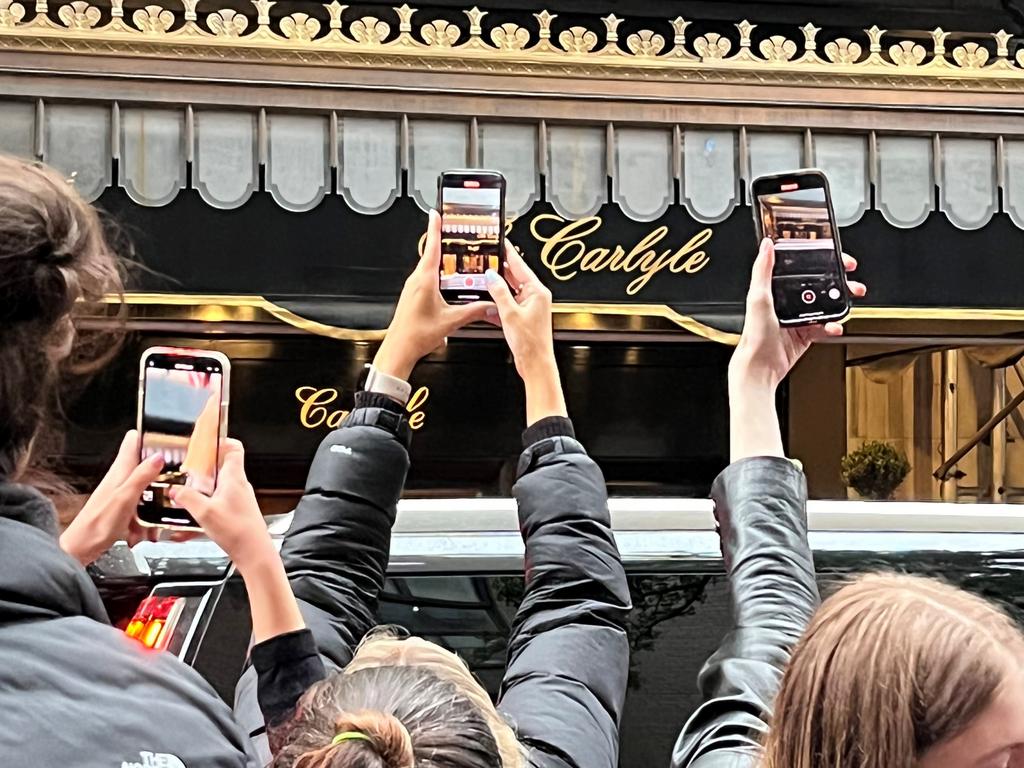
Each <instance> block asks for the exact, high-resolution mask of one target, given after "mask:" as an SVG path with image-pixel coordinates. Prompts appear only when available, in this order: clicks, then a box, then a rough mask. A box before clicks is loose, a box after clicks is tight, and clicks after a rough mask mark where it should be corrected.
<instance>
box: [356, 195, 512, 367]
mask: <svg viewBox="0 0 1024 768" xmlns="http://www.w3.org/2000/svg"><path fill="white" fill-rule="evenodd" d="M440 264H441V217H440V216H439V215H438V213H437V211H431V212H430V218H429V220H428V222H427V237H426V241H425V245H424V248H423V253H422V254H421V256H420V260H419V262H418V263H417V265H416V268H415V269H414V270H413V271H412V274H411V275H409V278H408V279H407V280H406V281H405V286H404V287H403V288H402V293H401V295H400V296H399V297H398V305H397V306H396V307H395V314H394V317H393V318H392V320H391V325H390V326H389V327H388V332H387V335H386V336H385V337H384V341H383V342H382V343H381V345H380V348H379V349H378V350H377V355H376V357H375V358H374V361H373V367H374V368H376V369H377V370H378V371H380V372H382V373H386V374H388V375H389V376H395V377H397V378H399V379H404V380H408V379H409V376H410V375H411V374H412V369H413V368H414V367H415V366H416V363H418V362H419V361H420V359H421V358H423V357H425V356H426V355H429V354H430V353H431V352H433V351H434V350H435V349H437V348H438V347H440V346H442V345H443V344H444V343H445V339H446V338H447V337H448V335H449V334H451V333H454V332H455V331H456V330H458V329H459V328H461V327H462V326H464V325H468V324H469V323H472V322H475V321H478V320H484V319H485V318H486V317H487V313H488V311H491V312H493V311H494V305H493V304H491V303H490V302H489V301H484V302H474V303H472V304H462V305H451V304H448V303H446V302H445V300H444V299H443V298H442V296H441V290H440V287H439V285H438V270H439V269H440Z"/></svg>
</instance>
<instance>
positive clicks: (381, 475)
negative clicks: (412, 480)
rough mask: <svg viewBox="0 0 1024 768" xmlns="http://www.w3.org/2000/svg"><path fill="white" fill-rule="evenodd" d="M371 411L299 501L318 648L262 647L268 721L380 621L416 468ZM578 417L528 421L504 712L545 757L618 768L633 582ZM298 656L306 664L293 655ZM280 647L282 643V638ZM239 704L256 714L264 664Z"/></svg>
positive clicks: (328, 452)
mask: <svg viewBox="0 0 1024 768" xmlns="http://www.w3.org/2000/svg"><path fill="white" fill-rule="evenodd" d="M374 410H375V409H369V408H357V409H356V410H355V411H353V413H352V414H351V415H350V417H349V420H348V422H347V424H346V426H343V427H342V428H341V429H338V430H336V431H335V432H333V433H331V434H330V435H328V436H327V438H326V439H325V440H324V442H323V444H322V445H321V446H320V449H319V451H318V452H317V455H316V458H315V459H314V461H313V465H312V468H311V469H310V473H309V481H308V482H307V486H306V493H305V495H304V496H303V498H302V500H301V501H300V503H299V505H298V507H297V508H296V510H295V517H294V521H293V522H292V526H291V528H290V530H289V531H288V534H287V537H286V539H285V543H284V546H283V547H282V557H283V558H284V562H285V566H286V568H287V571H288V574H289V577H290V579H291V584H292V589H293V590H294V592H295V596H296V597H297V598H298V600H299V603H300V606H301V608H302V613H303V616H304V617H305V619H306V623H307V626H308V627H309V628H310V629H311V630H312V636H313V638H314V639H315V643H316V650H317V651H319V654H320V656H321V658H322V666H321V671H320V672H319V673H317V672H316V667H317V666H318V665H321V660H320V659H316V660H314V659H311V658H309V657H308V653H307V652H304V651H302V649H301V643H299V642H296V641H297V640H298V639H299V638H296V637H288V636H285V637H283V638H281V639H280V640H279V641H278V640H277V639H275V640H271V641H267V642H266V643H261V644H260V645H259V646H257V647H256V648H255V649H254V651H253V662H254V667H253V668H254V669H256V670H258V672H259V683H258V694H259V696H258V698H259V700H260V702H261V704H262V705H263V710H264V712H265V714H266V719H267V720H268V721H270V722H274V721H275V720H280V719H281V718H282V717H283V716H285V715H286V714H287V712H286V710H290V709H291V707H292V706H294V703H295V701H296V700H297V698H298V696H299V695H301V693H302V690H294V687H293V682H294V681H295V680H296V679H299V678H303V677H305V679H304V680H303V683H302V686H300V687H301V688H302V689H303V690H304V688H305V687H307V686H308V685H309V684H310V683H311V682H314V681H315V680H317V679H321V678H322V676H323V674H324V673H323V671H322V670H323V667H328V668H329V667H343V666H344V665H345V664H347V663H348V662H349V661H350V660H351V658H352V655H353V653H354V651H355V648H356V645H357V644H358V642H359V641H360V639H361V638H362V637H363V635H364V634H365V633H366V632H367V631H368V630H369V629H371V628H372V627H374V626H375V619H374V614H375V612H376V607H377V597H378V593H379V592H380V590H381V588H382V586H383V583H384V574H385V570H386V568H387V564H388V552H389V548H390V539H391V526H392V524H393V523H394V520H395V515H396V509H397V503H398V498H399V496H400V495H401V492H402V487H403V485H404V482H405V475H406V472H407V470H408V466H409V457H408V452H407V448H406V446H405V445H404V444H403V443H402V442H401V441H400V440H399V439H397V438H396V437H395V436H394V435H393V434H391V433H390V432H388V431H385V430H383V429H380V428H378V427H375V426H367V425H365V424H366V422H367V421H368V420H372V419H371V418H370V417H368V416H367V414H369V413H371V412H372V411H374ZM571 432H572V427H571V424H569V422H568V420H567V419H550V420H545V421H543V422H541V423H540V424H538V425H535V428H532V429H531V430H528V431H527V435H526V436H525V437H524V441H528V442H530V445H529V447H528V448H527V449H526V451H525V452H524V453H523V455H522V458H521V459H520V463H519V479H518V482H517V483H516V485H515V489H514V495H515V497H516V499H517V500H518V502H519V520H520V526H521V529H522V533H523V538H524V540H525V544H526V562H527V563H528V567H527V573H526V593H525V597H524V599H523V602H522V604H521V606H520V608H519V611H518V613H517V615H516V619H515V622H514V625H513V629H512V637H511V640H510V644H509V660H508V667H507V671H506V674H505V677H504V682H503V684H502V689H501V694H500V699H499V703H498V708H499V710H500V711H501V712H502V714H503V715H504V716H505V717H506V718H507V720H508V722H509V723H510V724H511V725H512V726H513V728H514V729H515V731H516V733H517V734H518V736H519V738H520V740H521V741H522V743H523V744H524V745H526V747H527V750H528V753H529V763H530V765H533V766H552V767H554V766H558V767H559V768H614V766H616V765H617V763H618V728H619V721H620V716H621V713H622V707H623V700H624V698H625V691H626V678H627V673H628V655H629V649H628V643H627V638H626V630H625V621H626V616H627V614H628V612H629V609H630V598H629V589H628V586H627V584H626V577H625V572H624V570H623V568H622V564H621V562H620V560H619V555H618V551H617V549H616V547H615V541H614V538H613V537H612V532H611V527H610V519H609V514H608V507H607V491H606V489H605V485H604V478H603V476H602V474H601V471H600V470H599V469H598V467H597V465H596V464H594V462H593V461H592V460H591V459H590V458H589V457H588V456H587V454H586V452H585V451H584V450H583V447H582V446H581V445H580V444H579V443H578V442H576V440H575V439H573V438H572V436H571ZM288 645H291V647H290V648H286V650H285V655H286V656H287V655H291V656H292V661H291V662H286V661H285V660H284V659H283V658H282V653H281V649H282V647H286V646H288ZM274 646H276V648H275V647H274ZM247 676H248V678H249V679H248V680H246V679H245V677H243V680H242V682H241V683H240V686H239V691H238V696H237V697H236V699H237V708H238V709H239V710H242V711H245V712H247V717H248V719H249V720H250V721H252V719H253V706H252V697H253V693H254V688H255V687H256V686H254V684H253V680H252V672H249V673H248V675H247Z"/></svg>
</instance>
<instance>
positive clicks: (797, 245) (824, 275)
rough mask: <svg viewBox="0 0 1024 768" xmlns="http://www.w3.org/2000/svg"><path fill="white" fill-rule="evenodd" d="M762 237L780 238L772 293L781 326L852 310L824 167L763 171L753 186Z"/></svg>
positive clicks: (809, 322)
mask: <svg viewBox="0 0 1024 768" xmlns="http://www.w3.org/2000/svg"><path fill="white" fill-rule="evenodd" d="M750 190H751V197H752V198H753V202H754V206H753V207H754V226H755V228H756V229H757V235H758V242H760V241H761V240H763V239H764V238H765V237H769V238H771V240H772V242H773V243H775V269H774V271H773V273H772V295H773V297H774V299H775V314H776V315H777V316H778V318H779V323H780V324H781V325H812V324H815V323H826V322H831V321H834V320H841V319H843V318H844V317H846V316H847V315H848V314H849V313H850V305H851V302H850V292H849V290H848V289H847V286H846V270H845V268H844V267H843V258H842V253H843V250H842V246H841V245H840V243H839V229H838V227H837V226H836V217H835V212H834V211H833V209H832V196H831V194H830V193H829V187H828V179H827V178H826V177H825V174H824V173H822V172H821V171H819V170H815V169H809V170H801V171H791V172H789V173H783V174H778V175H773V176H762V177H760V178H758V179H755V180H754V181H753V182H752V183H751V185H750Z"/></svg>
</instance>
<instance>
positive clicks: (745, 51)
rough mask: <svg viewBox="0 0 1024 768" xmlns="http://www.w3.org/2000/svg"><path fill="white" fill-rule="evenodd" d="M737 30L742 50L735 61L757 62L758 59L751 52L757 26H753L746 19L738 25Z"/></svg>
mask: <svg viewBox="0 0 1024 768" xmlns="http://www.w3.org/2000/svg"><path fill="white" fill-rule="evenodd" d="M736 29H738V30H739V32H740V49H739V51H738V52H737V53H736V56H735V57H734V60H735V61H739V62H753V61H757V57H756V56H755V55H754V54H753V52H752V51H751V50H750V40H751V36H752V35H753V34H754V30H755V29H757V24H751V23H750V22H749V21H747V20H746V19H744V20H743V21H741V22H740V23H739V24H737V25H736Z"/></svg>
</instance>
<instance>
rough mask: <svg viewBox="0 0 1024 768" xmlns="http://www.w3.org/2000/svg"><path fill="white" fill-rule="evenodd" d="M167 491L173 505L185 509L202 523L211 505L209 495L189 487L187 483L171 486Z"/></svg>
mask: <svg viewBox="0 0 1024 768" xmlns="http://www.w3.org/2000/svg"><path fill="white" fill-rule="evenodd" d="M169 493H170V496H171V501H173V502H174V505H175V506H177V507H181V508H182V509H184V510H186V511H187V512H188V513H189V514H191V515H192V517H194V518H195V519H196V522H197V523H199V524H200V525H204V523H203V521H204V519H205V518H206V517H207V512H208V511H209V509H210V507H211V506H212V505H211V503H210V497H209V496H207V495H206V494H205V493H200V492H199V491H197V490H196V489H195V488H189V487H188V486H187V485H175V486H172V487H171V489H170V491H169ZM204 527H205V526H204Z"/></svg>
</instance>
